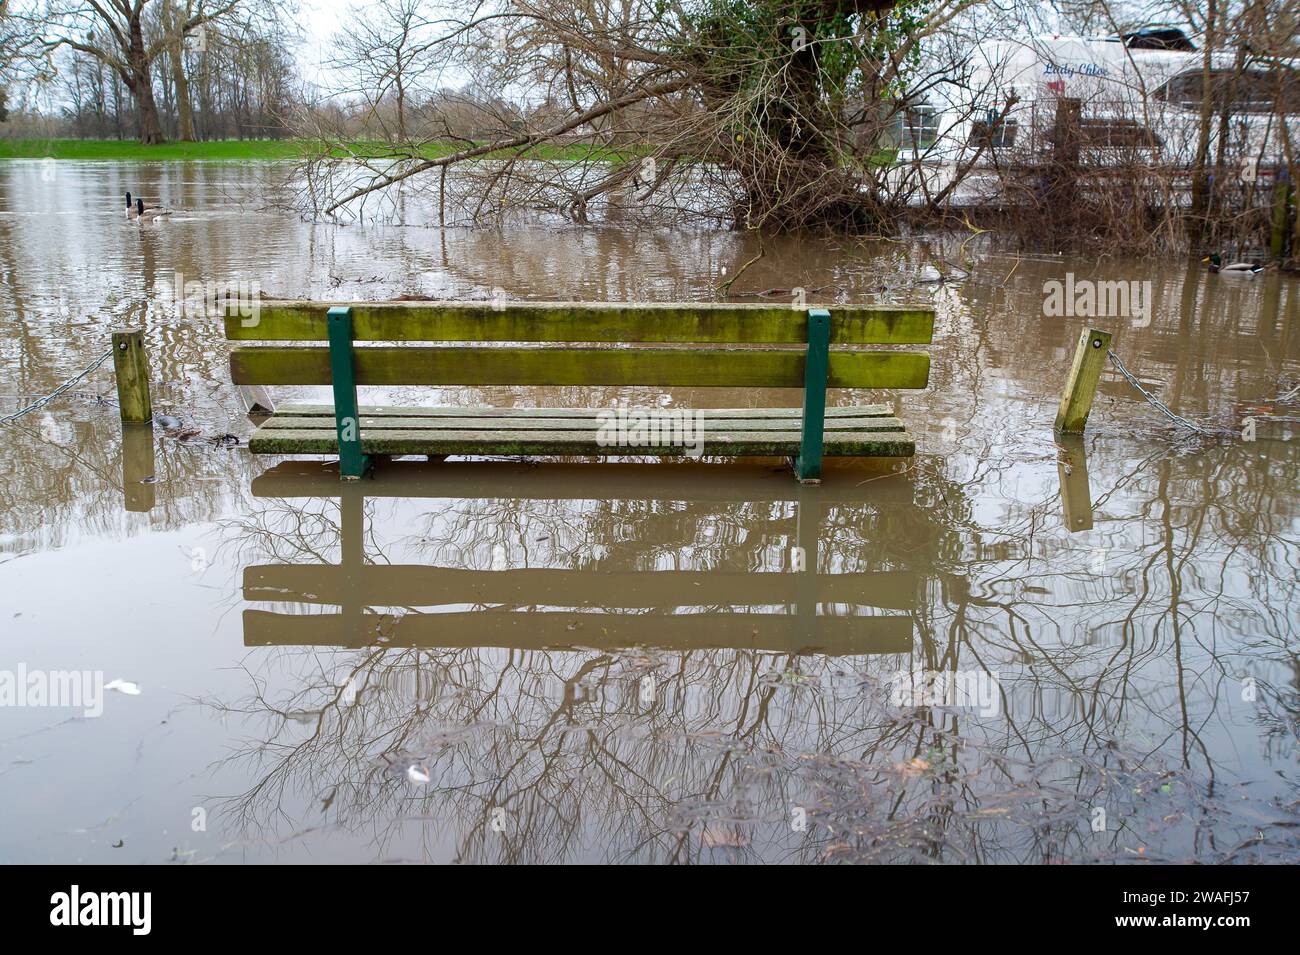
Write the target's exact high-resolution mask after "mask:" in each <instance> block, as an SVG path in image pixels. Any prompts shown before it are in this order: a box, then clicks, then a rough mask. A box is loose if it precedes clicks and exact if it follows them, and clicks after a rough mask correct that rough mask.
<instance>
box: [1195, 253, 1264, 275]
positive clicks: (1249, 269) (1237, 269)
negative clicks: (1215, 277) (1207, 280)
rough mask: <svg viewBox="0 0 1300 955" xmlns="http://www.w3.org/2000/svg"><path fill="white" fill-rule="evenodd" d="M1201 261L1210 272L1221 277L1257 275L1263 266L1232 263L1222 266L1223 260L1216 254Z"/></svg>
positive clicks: (1251, 263)
mask: <svg viewBox="0 0 1300 955" xmlns="http://www.w3.org/2000/svg"><path fill="white" fill-rule="evenodd" d="M1201 261H1202V262H1204V263H1205V264H1206V265H1207V266H1208V267H1209V270H1210V271H1211V272H1218V273H1221V274H1223V275H1257V274H1259V273H1260V272H1263V271H1264V266H1262V265H1256V264H1255V263H1253V262H1233V263H1232V264H1231V265H1224V264H1223V259H1222V258H1220V257H1219V253H1217V252H1215V253H1214V254H1213V255H1207V256H1206V257H1205V258H1203V259H1201Z"/></svg>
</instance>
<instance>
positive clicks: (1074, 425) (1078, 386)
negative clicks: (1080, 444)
mask: <svg viewBox="0 0 1300 955" xmlns="http://www.w3.org/2000/svg"><path fill="white" fill-rule="evenodd" d="M1110 338H1111V335H1110V332H1103V331H1099V330H1098V329H1095V328H1085V329H1084V330H1083V332H1082V333H1080V335H1079V344H1078V346H1077V347H1076V348H1075V349H1074V364H1073V365H1072V366H1071V367H1070V377H1069V378H1067V379H1066V382H1065V391H1064V392H1062V394H1061V406H1060V408H1058V409H1057V411H1056V430H1057V431H1060V432H1061V433H1063V434H1083V426H1084V425H1085V424H1087V423H1088V412H1089V411H1091V410H1092V399H1093V396H1094V395H1096V393H1097V382H1098V381H1100V380H1101V372H1102V369H1104V368H1105V367H1106V354H1107V352H1109V351H1110Z"/></svg>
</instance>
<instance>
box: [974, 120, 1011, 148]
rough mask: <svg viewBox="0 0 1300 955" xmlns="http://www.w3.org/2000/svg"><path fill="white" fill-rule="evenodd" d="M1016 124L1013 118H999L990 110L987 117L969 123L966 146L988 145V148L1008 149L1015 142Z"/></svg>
mask: <svg viewBox="0 0 1300 955" xmlns="http://www.w3.org/2000/svg"><path fill="white" fill-rule="evenodd" d="M1017 128H1018V126H1017V124H1016V121H1015V120H1014V119H1001V118H999V117H998V115H997V114H996V113H993V112H990V113H989V115H988V118H987V119H977V120H975V121H974V122H972V123H971V124H970V137H969V138H968V139H967V140H966V144H967V145H968V146H988V147H989V148H990V149H1010V148H1011V147H1012V146H1014V145H1015V144H1016V130H1017Z"/></svg>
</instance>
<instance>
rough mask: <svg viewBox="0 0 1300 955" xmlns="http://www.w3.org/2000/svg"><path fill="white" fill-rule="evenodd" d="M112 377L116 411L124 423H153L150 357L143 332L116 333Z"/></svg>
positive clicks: (116, 330)
mask: <svg viewBox="0 0 1300 955" xmlns="http://www.w3.org/2000/svg"><path fill="white" fill-rule="evenodd" d="M113 373H114V375H115V376H116V377H117V407H118V410H119V411H120V412H121V414H122V421H123V422H142V421H152V420H153V402H152V401H151V400H150V399H149V357H148V356H147V355H146V354H145V352H144V330H143V329H140V328H119V329H115V330H114V331H113Z"/></svg>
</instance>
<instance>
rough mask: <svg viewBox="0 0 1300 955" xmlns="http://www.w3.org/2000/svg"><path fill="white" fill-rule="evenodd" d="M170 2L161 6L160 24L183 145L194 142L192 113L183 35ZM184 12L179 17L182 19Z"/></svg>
mask: <svg viewBox="0 0 1300 955" xmlns="http://www.w3.org/2000/svg"><path fill="white" fill-rule="evenodd" d="M176 12H177V11H176V9H175V8H174V7H173V6H172V4H171V2H170V0H168V2H167V3H165V4H163V12H162V23H163V29H164V30H166V31H167V34H168V36H169V37H170V38H171V41H170V42H169V43H168V44H167V59H168V61H169V65H170V66H171V77H172V86H173V87H174V88H175V93H176V119H177V136H176V138H177V139H179V140H180V141H181V142H183V143H192V142H194V111H193V110H192V109H191V108H190V81H189V79H188V78H187V77H186V76H185V35H184V33H182V32H181V23H180V22H179V21H178V20H177V16H176ZM184 15H185V14H184V12H182V13H181V17H182V18H183V17H184Z"/></svg>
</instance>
